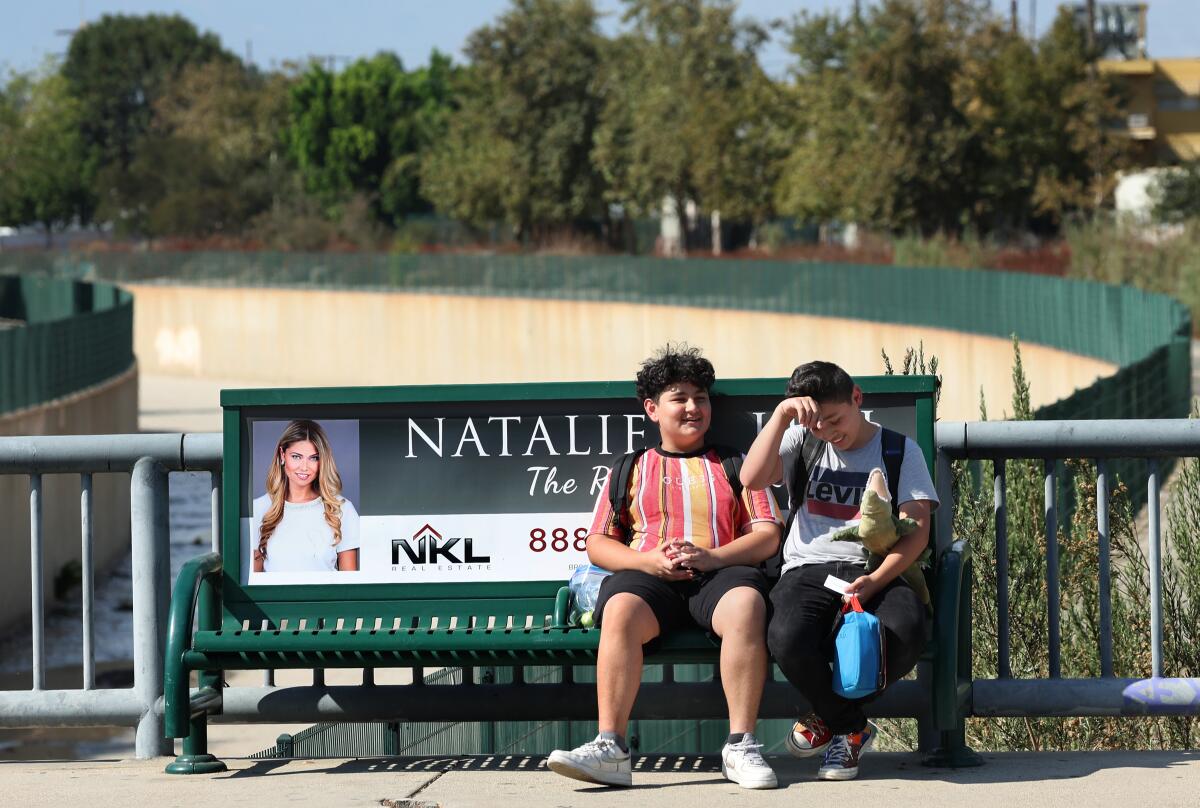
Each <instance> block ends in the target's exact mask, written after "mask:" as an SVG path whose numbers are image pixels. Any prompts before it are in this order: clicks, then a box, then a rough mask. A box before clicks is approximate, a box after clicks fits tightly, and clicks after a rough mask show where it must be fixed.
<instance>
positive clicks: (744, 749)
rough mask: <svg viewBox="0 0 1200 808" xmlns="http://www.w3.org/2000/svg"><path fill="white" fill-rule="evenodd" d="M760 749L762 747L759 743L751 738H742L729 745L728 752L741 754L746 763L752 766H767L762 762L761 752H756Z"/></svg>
mask: <svg viewBox="0 0 1200 808" xmlns="http://www.w3.org/2000/svg"><path fill="white" fill-rule="evenodd" d="M762 748H763V745H762V744H761V743H759V742H758V741H757V740H756V739H751V738H742V739H741V740H740V741H738V742H737V743H735V744H730V745H729V751H731V752H741V753H742V755H744V756H745V759H746V761H747V762H748V763H750V764H751V765H753V766H766V765H767V762H766V761H765V760H763V756H762V752H759V751H758V750H760V749H762Z"/></svg>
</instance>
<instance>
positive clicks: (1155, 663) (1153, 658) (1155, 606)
mask: <svg viewBox="0 0 1200 808" xmlns="http://www.w3.org/2000/svg"><path fill="white" fill-rule="evenodd" d="M1146 465H1147V469H1146V470H1147V472H1148V473H1147V475H1146V477H1147V479H1146V516H1147V518H1148V525H1147V527H1148V529H1149V533H1150V535H1149V537H1148V544H1149V551H1150V552H1149V556H1150V558H1149V561H1150V675H1151V676H1153V677H1154V678H1155V679H1158V678H1160V677H1161V676H1162V638H1163V631H1162V538H1161V531H1160V529H1159V521H1158V520H1159V512H1158V461H1157V460H1154V459H1150V460H1147V461H1146Z"/></svg>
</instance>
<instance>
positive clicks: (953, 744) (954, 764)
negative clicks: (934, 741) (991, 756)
mask: <svg viewBox="0 0 1200 808" xmlns="http://www.w3.org/2000/svg"><path fill="white" fill-rule="evenodd" d="M938 734H939V735H940V736H941V743H940V745H939V746H937V748H935V749H933V750H932V751H930V752H929V754H927V755H926V756H925V759H924V760H922V761H921V762H922V763H923V764H925V765H926V766H935V767H937V768H943V769H965V768H967V767H969V766H982V765H983V757H982V756H981V755H980V754H979V753H978V752H976V751H975V750H974V749H972V748H971V747H969V746H967V731H966V722H965V720H964V719H961V718H960V719H959V720H958V725H957V726H956V727H955V728H954V729H950V730H942V731H941V732H940V733H938Z"/></svg>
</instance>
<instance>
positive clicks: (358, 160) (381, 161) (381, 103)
mask: <svg viewBox="0 0 1200 808" xmlns="http://www.w3.org/2000/svg"><path fill="white" fill-rule="evenodd" d="M456 71H457V69H456V68H455V67H454V66H453V65H452V64H451V62H450V59H449V58H448V57H446V56H444V55H442V54H440V53H438V52H437V51H434V52H433V54H432V56H431V57H430V60H429V65H428V67H423V68H420V69H418V70H415V71H412V72H406V71H405V70H404V67H403V65H402V64H401V62H400V59H399V58H397V57H396V56H395V55H394V54H390V53H381V54H378V55H377V56H375V57H373V58H371V59H360V60H359V61H357V62H355V63H353V64H352V65H350V66H349V67H348V68H346V70H344V71H343V72H341V73H338V74H334V73H331V72H330V71H328V70H326V69H325V68H324V67H322V66H321V65H320V64H317V63H313V64H312V65H310V66H309V68H308V70H307V71H306V72H305V73H304V75H303V76H302V77H301V78H300V80H299V81H298V82H297V83H296V85H295V86H294V87H293V88H292V91H291V102H290V112H289V124H288V126H287V131H286V135H285V138H286V142H287V145H288V150H289V153H290V155H291V157H292V159H293V161H294V162H295V163H296V165H297V166H298V167H299V170H300V173H301V175H302V177H303V178H304V183H305V187H306V188H307V190H308V191H309V192H310V193H312V194H313V195H315V196H316V197H317V198H318V199H319V200H321V202H322V204H324V205H325V207H326V209H327V210H328V211H329V212H330V213H331V214H333V213H336V211H337V210H338V208H339V207H340V206H341V205H343V204H344V203H345V202H346V201H347V200H348V199H350V198H351V196H352V195H354V194H361V195H365V196H367V197H368V198H369V199H370V201H371V208H372V210H373V212H374V215H375V216H376V218H378V219H379V220H380V221H383V222H388V223H393V224H394V223H396V222H398V221H399V220H401V219H403V217H404V216H406V215H407V214H409V213H414V212H421V211H425V210H429V208H430V205H429V203H428V202H427V201H426V200H425V199H424V198H423V197H422V196H421V194H420V188H419V171H420V162H421V155H422V154H423V153H424V151H425V150H426V149H428V148H429V147H430V145H431V144H432V143H433V142H435V141H436V140H438V139H439V138H440V136H441V134H442V132H443V130H444V128H445V119H446V117H447V116H448V114H449V111H450V103H451V94H452V87H453V78H454V74H455V73H456Z"/></svg>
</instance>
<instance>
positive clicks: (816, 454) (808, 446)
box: [763, 426, 905, 579]
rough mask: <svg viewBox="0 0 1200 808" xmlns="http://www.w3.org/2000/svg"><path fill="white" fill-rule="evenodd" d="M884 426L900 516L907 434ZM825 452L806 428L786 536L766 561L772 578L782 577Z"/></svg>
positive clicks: (887, 466)
mask: <svg viewBox="0 0 1200 808" xmlns="http://www.w3.org/2000/svg"><path fill="white" fill-rule="evenodd" d="M880 429H882V430H883V435H882V436H881V438H880V440H881V442H882V444H883V445H882V447H881V449H882V454H883V470H884V474H885V475H886V476H887V484H888V493H889V494H890V495H891V497H892V515H893V516H899V515H900V496H899V490H900V466H901V465H903V463H904V442H905V437H904V434H903V433H901V432H896V431H894V430H891V429H888V428H887V427H886V426H882V427H880ZM824 453H825V441H823V440H821V439H820V438H818V437H817V436H816V435H814V434H813V433H812V432H810V431H808V430H805V432H804V441H803V443H801V444H800V451H799V452H797V453H796V462H795V464H794V465H793V466H792V476H791V477H790V478H789V479H790V480H791V485H790V486H789V492H790V497H789V499H788V518H787V522H786V523H785V524H784V526H783V536H782V537H781V539H780V541H779V552H778V553H776V554H775V557H774V558H773V559H767V560H766V561H764V562H763V567H764V571H765V572H766V573H767V576H768V577H770V578H772V579H778V578H779V575H780V569H781V568H782V566H783V546H784V545H785V544H786V543H787V537H788V534H790V533H791V531H792V522H794V521H796V514H798V513H800V509H801V508H803V507H804V500H805V499H806V498H807V496H808V479H809V476H810V474H811V472H812V468H813V467H814V466H815V465H816V464H817V461H818V460H820V459H821V457H822V455H824ZM785 474H786V470H785Z"/></svg>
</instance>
